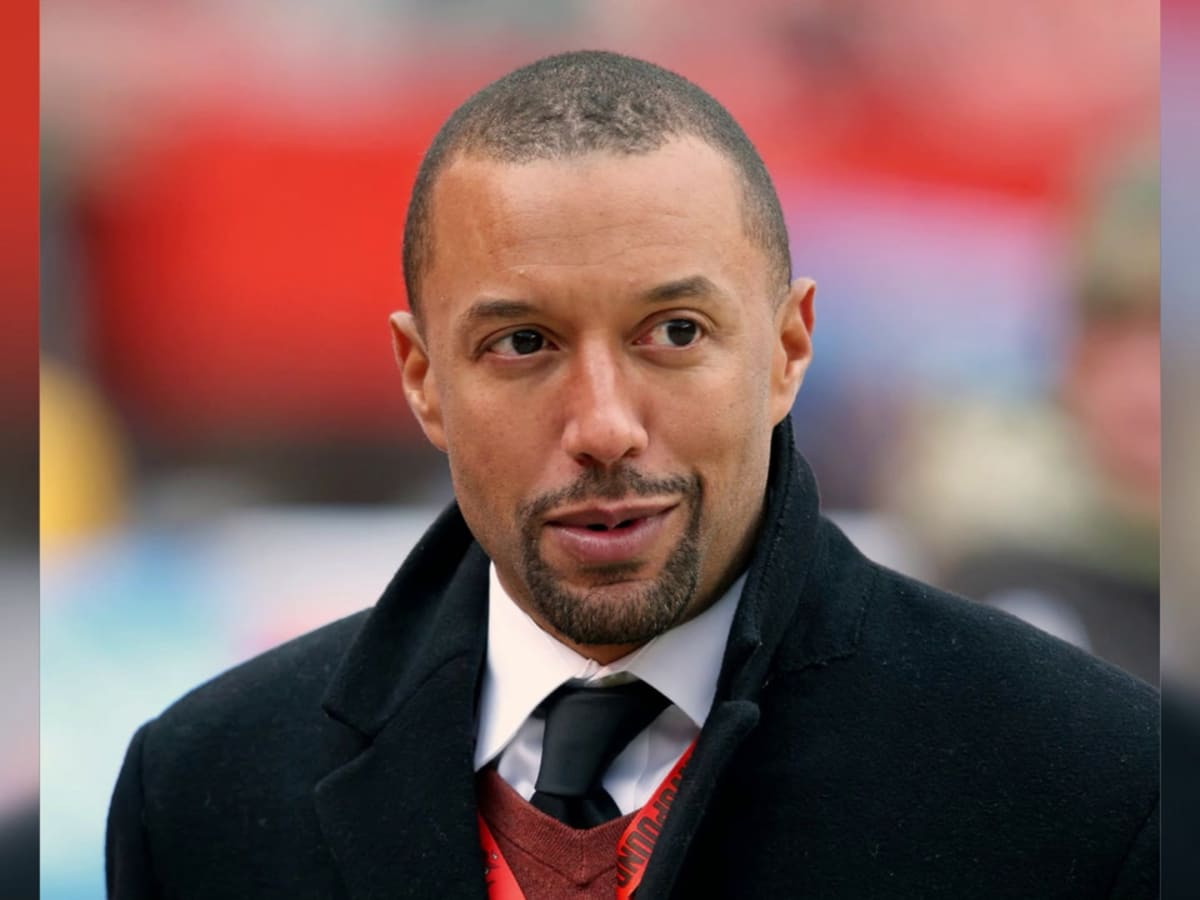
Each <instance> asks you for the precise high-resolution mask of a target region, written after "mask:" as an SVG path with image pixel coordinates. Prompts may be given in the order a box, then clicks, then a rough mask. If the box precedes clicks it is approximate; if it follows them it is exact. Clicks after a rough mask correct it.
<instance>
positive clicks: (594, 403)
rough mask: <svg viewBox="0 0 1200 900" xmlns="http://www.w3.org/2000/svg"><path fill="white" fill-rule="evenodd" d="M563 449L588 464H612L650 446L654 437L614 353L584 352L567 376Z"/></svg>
mask: <svg viewBox="0 0 1200 900" xmlns="http://www.w3.org/2000/svg"><path fill="white" fill-rule="evenodd" d="M567 378H568V382H569V383H568V384H567V386H566V390H565V391H564V402H565V405H566V410H565V412H566V419H565V423H564V426H563V435H562V446H563V450H564V451H566V453H567V454H568V455H569V456H571V457H572V458H573V459H575V461H576V462H578V463H579V464H580V465H585V466H611V465H614V464H616V463H618V462H620V461H621V460H623V459H625V458H626V457H633V456H637V455H638V454H640V453H641V452H642V451H643V450H645V449H646V445H647V443H648V442H649V436H648V434H647V432H646V428H645V424H644V423H643V422H642V419H641V415H640V413H639V408H640V404H639V402H638V399H639V398H637V397H636V396H634V393H635V391H634V390H633V389H632V386H631V385H630V383H629V379H628V377H627V375H626V374H625V373H624V372H623V371H622V370H621V367H620V365H619V364H618V360H616V359H615V358H614V357H613V355H612V353H611V352H608V351H605V350H600V349H594V350H586V351H585V352H581V353H580V354H579V356H578V357H577V359H576V365H574V366H572V367H571V371H570V372H569V373H568V375H567Z"/></svg>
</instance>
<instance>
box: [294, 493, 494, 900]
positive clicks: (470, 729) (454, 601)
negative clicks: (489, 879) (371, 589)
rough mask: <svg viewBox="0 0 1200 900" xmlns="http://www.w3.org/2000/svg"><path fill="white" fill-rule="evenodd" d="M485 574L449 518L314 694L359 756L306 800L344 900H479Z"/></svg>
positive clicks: (460, 527) (457, 523)
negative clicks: (325, 686) (478, 743)
mask: <svg viewBox="0 0 1200 900" xmlns="http://www.w3.org/2000/svg"><path fill="white" fill-rule="evenodd" d="M487 565H488V561H487V558H486V556H484V554H483V552H482V551H481V550H480V549H479V547H478V546H477V545H475V544H474V543H473V542H472V541H471V538H470V533H469V532H468V531H467V530H466V526H465V524H464V523H463V522H462V519H461V517H460V516H459V515H458V512H457V510H456V509H454V508H451V510H449V511H448V512H447V513H446V514H444V515H443V516H442V518H441V519H440V520H439V521H438V522H437V523H436V524H435V525H434V527H433V528H431V529H430V532H429V533H428V534H427V535H426V537H425V538H424V539H422V541H421V543H420V544H419V545H418V546H417V548H416V549H414V551H413V553H412V554H411V555H410V557H409V559H408V560H407V561H406V562H405V564H404V566H403V567H402V568H401V570H400V572H399V573H397V575H396V578H395V579H394V580H393V582H392V584H391V585H389V586H388V589H387V591H386V592H385V593H384V595H383V598H382V599H381V600H380V602H379V604H377V606H376V608H375V610H374V611H373V612H372V614H371V616H370V617H369V618H368V620H367V622H366V624H365V625H364V627H363V630H362V632H361V633H360V635H359V636H358V638H357V639H356V642H355V644H354V645H353V646H352V648H351V650H350V651H349V653H347V655H346V657H345V659H344V660H343V662H342V665H341V667H340V668H339V670H338V672H337V673H336V674H335V676H334V678H333V681H332V682H331V685H330V688H329V690H328V692H327V694H326V698H325V702H324V704H323V705H324V707H325V710H326V712H327V713H328V714H329V715H330V716H331V717H333V718H334V719H336V720H338V721H339V722H340V723H341V724H342V725H343V726H344V727H346V728H349V729H352V730H353V731H355V732H357V734H358V736H359V739H360V742H361V746H362V750H361V752H359V753H358V754H357V755H355V756H354V757H353V758H352V759H350V760H349V761H348V762H346V763H345V764H344V765H342V766H340V767H338V768H337V769H335V770H334V771H332V772H331V773H330V774H329V775H328V776H327V777H325V778H324V779H323V780H322V781H320V782H319V783H318V784H317V786H316V791H315V801H316V809H317V814H318V817H319V818H320V821H321V827H322V829H323V832H324V834H325V837H326V839H327V840H328V842H329V846H330V849H331V851H332V854H333V856H334V859H335V860H336V863H337V865H338V867H339V869H340V871H341V874H342V878H343V880H344V882H345V884H346V887H347V890H348V893H349V896H350V897H351V898H353V900H374V898H380V900H382V898H385V897H386V898H395V897H440V898H458V897H462V898H483V897H484V896H485V887H484V880H483V867H482V863H481V859H480V850H479V837H478V830H477V828H478V826H477V824H476V804H475V790H474V767H473V759H472V756H473V752H474V742H475V704H476V699H475V698H476V687H477V684H478V680H479V676H480V672H481V669H482V665H483V659H484V648H485V642H486V633H487V631H486V629H487Z"/></svg>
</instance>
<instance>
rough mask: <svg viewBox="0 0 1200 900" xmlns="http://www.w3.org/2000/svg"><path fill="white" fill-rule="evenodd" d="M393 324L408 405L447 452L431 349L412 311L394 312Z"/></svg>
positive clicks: (428, 435) (391, 322) (438, 444)
mask: <svg viewBox="0 0 1200 900" xmlns="http://www.w3.org/2000/svg"><path fill="white" fill-rule="evenodd" d="M388 321H389V323H390V324H391V328H392V348H393V349H394V350H395V351H396V363H397V364H398V365H399V366H400V378H401V380H402V381H403V382H404V396H405V398H406V399H407V400H408V405H409V408H410V409H412V411H413V415H414V416H416V417H417V421H418V422H420V423H421V429H422V430H423V431H424V432H425V437H427V438H429V442H430V443H431V444H433V446H435V447H437V448H438V449H439V450H441V451H442V452H443V453H444V452H446V433H445V430H444V428H443V427H442V406H441V398H440V397H439V396H438V389H437V379H436V378H434V375H433V370H432V369H431V368H430V367H429V351H428V350H426V349H425V339H424V338H423V337H422V336H421V330H420V328H418V327H417V322H416V319H414V318H413V316H412V313H407V312H394V313H392V315H391V317H390V318H389V320H388Z"/></svg>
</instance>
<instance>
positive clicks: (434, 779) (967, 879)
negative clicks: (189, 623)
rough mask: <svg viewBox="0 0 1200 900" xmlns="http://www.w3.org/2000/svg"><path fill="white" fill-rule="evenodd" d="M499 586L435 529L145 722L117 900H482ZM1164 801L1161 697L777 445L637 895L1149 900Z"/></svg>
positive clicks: (127, 777) (117, 831) (118, 856)
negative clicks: (478, 764)
mask: <svg viewBox="0 0 1200 900" xmlns="http://www.w3.org/2000/svg"><path fill="white" fill-rule="evenodd" d="M487 567H488V560H487V558H486V557H485V556H484V554H483V552H482V550H481V549H480V548H479V546H478V545H477V544H476V543H475V542H474V540H473V538H472V536H471V534H470V532H469V531H468V529H467V527H466V525H465V523H464V522H463V519H462V517H461V515H460V514H459V512H458V511H457V509H456V508H455V507H451V508H450V509H449V510H448V511H447V512H446V513H444V514H443V515H442V516H441V517H440V519H439V520H438V521H437V522H436V523H435V524H434V525H433V526H432V527H431V529H430V530H429V531H428V533H427V534H426V535H425V536H424V537H423V538H422V539H421V541H420V542H419V543H418V545H417V546H416V548H415V549H414V550H413V552H412V554H411V555H410V556H409V558H408V560H407V561H406V562H405V563H404V565H403V567H402V568H401V569H400V571H399V572H398V573H397V575H396V577H395V578H394V579H393V581H392V583H391V584H390V585H389V586H388V588H387V590H386V592H385V593H384V594H383V597H382V599H381V600H380V601H379V603H378V604H377V605H376V606H375V607H374V608H373V609H372V610H370V611H368V612H363V613H360V614H357V615H354V616H351V617H349V618H347V619H343V620H341V621H339V622H335V623H333V624H332V625H328V626H326V627H324V628H321V629H319V630H317V631H314V632H312V633H310V634H307V635H305V636H303V637H300V638H298V639H296V640H294V641H291V642H290V643H287V644H284V645H283V646H281V647H278V648H276V649H274V650H272V651H270V652H268V653H266V654H264V655H262V656H259V657H257V658H256V659H253V660H251V661H249V662H247V663H244V664H242V665H240V666H238V667H237V668H234V669H233V670H231V671H229V672H226V673H225V674H223V675H221V676H219V677H217V678H216V679H214V680H213V681H210V682H209V683H208V684H206V685H204V686H202V687H200V688H198V689H197V690H195V691H193V692H192V693H190V694H188V695H187V696H185V697H184V698H183V699H181V700H180V701H178V702H177V703H175V704H174V705H173V706H171V707H170V708H169V709H168V710H166V711H165V712H164V713H163V714H162V715H160V716H158V717H157V718H156V719H154V720H153V721H151V722H149V723H147V724H146V725H144V726H143V727H142V728H141V729H140V730H139V731H138V732H137V734H136V735H135V736H134V738H133V741H132V743H131V745H130V747H129V751H128V754H127V756H126V759H125V763H124V766H123V768H122V770H121V774H120V776H119V779H118V781H117V785H116V789H115V791H114V794H113V799H112V806H111V809H110V812H109V819H108V840H107V854H106V855H107V878H108V888H109V895H110V897H114V898H119V900H145V898H218V897H219V898H257V897H280V898H288V900H302V898H323V900H326V898H353V900H376V898H377V900H383V898H387V900H394V898H399V897H414V898H437V900H451V898H479V900H482V898H484V897H485V896H486V888H485V885H484V879H483V866H482V862H481V855H480V849H479V842H478V836H477V825H476V804H475V793H474V777H473V771H472V754H473V748H474V741H475V725H476V721H475V720H476V697H477V688H478V683H479V679H480V673H481V671H482V667H483V664H484V658H485V654H484V650H485V641H486V634H487V625H486V610H487ZM1157 797H1158V694H1157V692H1156V691H1155V690H1154V689H1153V688H1151V687H1149V686H1148V685H1146V684H1144V683H1142V682H1140V681H1137V680H1135V679H1134V678H1132V677H1130V676H1128V675H1125V674H1124V673H1122V672H1121V671H1119V670H1117V669H1115V668H1113V667H1111V666H1109V665H1107V664H1105V663H1103V662H1101V661H1099V660H1097V659H1095V658H1093V657H1090V656H1088V655H1086V654H1084V653H1082V652H1081V651H1078V650H1076V649H1074V648H1072V647H1070V646H1068V645H1067V644H1065V643H1063V642H1061V641H1059V640H1057V639H1055V638H1053V637H1050V636H1048V635H1046V634H1043V633H1042V632H1040V631H1036V630H1034V629H1033V628H1032V627H1030V626H1027V625H1025V624H1023V623H1021V622H1019V621H1017V620H1016V619H1014V618H1011V617H1009V616H1007V615H1005V614H1003V613H1000V612H997V611H994V610H991V609H988V608H985V607H983V606H980V605H976V604H973V603H971V602H969V601H966V600H963V599H961V598H958V597H954V596H951V595H949V594H945V593H942V592H940V591H938V590H935V589H933V588H931V587H928V586H926V585H923V584H920V583H918V582H916V581H912V580H910V579H908V578H905V577H903V576H901V575H898V574H896V573H894V572H891V571H888V570H887V569H884V568H882V567H880V566H878V565H876V564H874V563H872V562H870V561H869V560H867V559H866V558H864V557H863V556H862V555H860V554H859V552H858V551H857V550H855V548H854V547H853V546H852V545H851V544H850V542H849V541H848V540H847V539H846V538H845V537H844V536H843V535H842V534H841V532H839V531H838V529H837V528H836V527H835V526H834V525H832V524H831V523H829V522H828V521H826V520H825V519H823V518H821V516H820V515H819V512H818V502H817V492H816V485H815V483H814V481H813V478H812V474H811V472H810V471H809V469H808V467H807V465H806V464H805V463H804V462H803V461H802V460H801V459H800V458H799V457H798V456H797V455H796V453H795V450H794V447H793V446H792V440H791V431H790V423H789V422H787V421H785V422H784V423H783V425H781V426H780V427H779V428H778V429H777V430H776V433H775V436H774V441H773V446H772V461H771V475H770V481H769V484H768V489H767V503H766V511H765V517H764V521H763V524H762V526H761V531H760V534H759V536H758V540H757V545H756V550H755V552H754V555H753V559H752V562H751V565H750V569H749V574H748V578H747V581H746V584H745V589H744V592H743V595H742V598H741V602H740V605H739V607H738V610H737V614H736V617H735V619H734V623H733V627H732V631H731V633H730V638H729V644H728V647H727V649H726V653H725V657H724V660H723V662H722V668H721V675H720V679H719V683H718V688H717V697H716V701H715V703H714V706H713V709H712V713H711V714H710V716H709V719H708V721H707V722H706V723H705V725H704V728H703V730H702V732H701V735H700V738H699V740H698V744H697V746H696V749H695V753H694V756H693V758H692V760H691V762H690V763H689V765H688V768H687V769H686V770H685V773H684V777H683V781H682V784H681V786H680V789H679V792H678V795H677V798H676V801H675V804H674V806H673V807H672V809H671V812H670V815H669V817H668V818H667V821H666V825H665V827H664V828H663V830H662V833H661V836H660V838H659V841H658V846H657V848H656V850H655V852H654V856H653V857H652V858H651V860H650V863H649V865H648V866H647V869H646V875H645V880H644V881H643V882H642V887H641V888H640V890H639V892H638V897H639V898H642V900H658V898H702V897H746V898H789V897H797V898H876V897H878V898H909V897H911V898H954V900H961V898H963V897H970V898H972V900H983V898H1011V900H1030V898H1062V900H1066V898H1080V900H1082V898H1152V897H1155V896H1157V883H1158V799H1157Z"/></svg>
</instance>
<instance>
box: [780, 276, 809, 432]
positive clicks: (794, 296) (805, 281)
mask: <svg viewBox="0 0 1200 900" xmlns="http://www.w3.org/2000/svg"><path fill="white" fill-rule="evenodd" d="M816 290H817V285H816V283H815V282H813V280H812V279H811V278H797V279H796V280H795V281H793V282H792V285H791V287H790V288H789V290H788V295H787V298H786V299H785V300H784V301H783V303H782V304H780V307H779V309H778V310H777V311H776V313H775V352H774V354H773V356H772V359H771V423H772V424H773V425H778V424H779V423H780V422H781V421H782V420H783V417H784V416H786V415H787V414H788V412H789V411H790V410H791V408H792V404H793V403H794V402H795V401H796V393H797V392H798V391H799V390H800V384H801V382H803V381H804V373H805V372H806V371H807V370H808V363H809V361H810V360H811V359H812V331H813V323H814V319H813V295H814V294H815V293H816Z"/></svg>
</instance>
